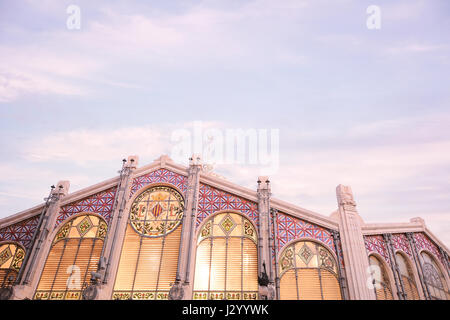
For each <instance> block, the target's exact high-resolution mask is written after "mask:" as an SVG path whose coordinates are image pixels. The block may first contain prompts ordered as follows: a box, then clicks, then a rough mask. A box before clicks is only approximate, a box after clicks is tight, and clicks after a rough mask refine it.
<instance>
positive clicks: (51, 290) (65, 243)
mask: <svg viewBox="0 0 450 320" xmlns="http://www.w3.org/2000/svg"><path fill="white" fill-rule="evenodd" d="M68 240H69V239H68V238H65V239H64V240H63V241H64V246H63V250H62V252H61V256H60V257H59V261H58V266H57V267H56V272H55V276H54V277H53V281H52V285H51V287H50V297H51V295H52V292H53V286H54V285H55V281H56V276H57V275H58V272H59V267H60V266H61V261H62V259H63V257H64V252H65V251H66V246H67V241H68ZM53 247H54V244H53V245H52V247H51V248H50V252H49V254H48V255H50V253H51V252H52V249H53ZM47 260H48V256H47ZM45 263H47V261H46V262H45ZM44 267H45V266H44ZM41 278H42V275H41Z"/></svg>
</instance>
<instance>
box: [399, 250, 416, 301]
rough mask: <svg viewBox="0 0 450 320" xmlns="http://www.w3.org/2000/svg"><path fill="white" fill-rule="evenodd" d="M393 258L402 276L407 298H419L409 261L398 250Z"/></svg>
mask: <svg viewBox="0 0 450 320" xmlns="http://www.w3.org/2000/svg"><path fill="white" fill-rule="evenodd" d="M395 260H396V261H397V264H398V267H399V269H400V274H401V276H402V283H403V288H404V289H405V293H406V299H407V300H419V299H420V297H419V292H418V291H417V286H416V282H415V281H414V275H413V272H412V270H411V265H410V263H409V262H408V261H407V260H406V258H405V256H404V255H403V254H401V253H400V252H397V253H396V254H395Z"/></svg>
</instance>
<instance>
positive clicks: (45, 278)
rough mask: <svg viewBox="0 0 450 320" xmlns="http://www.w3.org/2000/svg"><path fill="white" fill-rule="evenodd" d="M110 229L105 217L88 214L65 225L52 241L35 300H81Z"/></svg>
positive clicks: (95, 268)
mask: <svg viewBox="0 0 450 320" xmlns="http://www.w3.org/2000/svg"><path fill="white" fill-rule="evenodd" d="M107 228H108V227H107V225H106V222H105V221H104V220H103V219H102V218H100V217H98V216H94V215H88V214H87V215H81V216H77V217H75V218H73V219H71V220H69V221H68V222H66V223H65V224H64V225H63V226H62V227H61V228H60V229H59V231H58V233H57V234H56V236H55V238H54V239H53V243H52V246H51V249H50V252H49V254H48V257H47V261H46V262H45V266H44V270H43V271H42V274H41V279H40V281H39V284H38V287H37V290H36V294H35V295H34V298H35V299H42V300H44V299H46V300H47V299H49V300H63V299H67V300H78V299H81V292H82V290H83V289H84V288H86V287H87V286H88V285H89V284H90V279H91V272H95V271H97V267H98V260H99V259H100V255H101V252H102V248H103V241H104V238H105V236H106V232H107Z"/></svg>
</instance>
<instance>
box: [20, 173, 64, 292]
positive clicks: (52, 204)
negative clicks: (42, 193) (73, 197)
mask: <svg viewBox="0 0 450 320" xmlns="http://www.w3.org/2000/svg"><path fill="white" fill-rule="evenodd" d="M69 187H70V183H69V181H59V182H58V183H57V184H56V187H53V186H52V191H51V192H50V195H49V197H48V198H46V201H47V203H46V206H45V207H44V209H43V211H42V213H41V216H40V218H39V222H38V226H37V227H36V231H35V234H34V236H33V241H32V243H31V245H30V249H29V250H30V251H29V254H28V256H27V257H26V261H24V263H25V265H24V266H23V267H22V268H23V271H22V272H21V274H20V278H19V280H18V283H17V285H15V286H14V288H13V292H12V297H11V299H13V300H22V299H32V298H33V295H34V291H35V290H36V287H37V285H38V283H39V279H40V276H41V272H42V270H43V269H44V265H45V261H46V260H47V256H48V253H49V251H50V248H51V245H52V240H53V239H52V238H51V237H50V236H49V235H50V234H51V233H52V231H53V229H54V226H55V223H56V219H57V217H58V213H59V211H60V209H61V199H62V198H63V197H64V196H66V195H67V194H68V193H69Z"/></svg>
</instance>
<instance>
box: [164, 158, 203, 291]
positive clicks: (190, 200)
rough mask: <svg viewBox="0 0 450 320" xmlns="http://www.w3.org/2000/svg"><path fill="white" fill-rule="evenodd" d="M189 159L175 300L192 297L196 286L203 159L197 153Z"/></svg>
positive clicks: (174, 289) (174, 288) (174, 287)
mask: <svg viewBox="0 0 450 320" xmlns="http://www.w3.org/2000/svg"><path fill="white" fill-rule="evenodd" d="M189 161H190V162H189V169H188V179H187V189H186V194H185V207H184V214H183V223H182V228H183V229H182V234H181V240H180V251H179V256H178V268H177V275H176V280H175V283H174V286H173V287H172V289H171V292H170V294H169V297H170V299H174V300H176V299H177V300H181V299H186V300H189V299H192V290H193V288H194V273H195V253H196V249H197V245H196V243H197V239H196V230H195V229H196V217H197V207H198V194H199V189H200V172H201V171H202V161H201V158H200V156H199V155H195V154H194V155H193V156H192V157H191V158H190V159H189Z"/></svg>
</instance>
